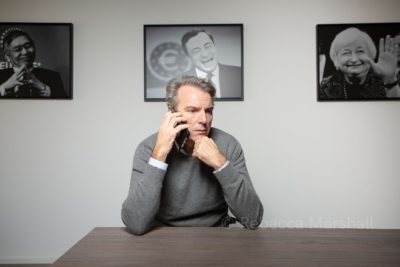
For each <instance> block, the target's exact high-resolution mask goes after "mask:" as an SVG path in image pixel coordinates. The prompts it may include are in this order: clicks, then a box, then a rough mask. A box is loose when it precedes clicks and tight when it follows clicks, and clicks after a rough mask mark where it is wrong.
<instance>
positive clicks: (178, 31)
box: [144, 24, 244, 101]
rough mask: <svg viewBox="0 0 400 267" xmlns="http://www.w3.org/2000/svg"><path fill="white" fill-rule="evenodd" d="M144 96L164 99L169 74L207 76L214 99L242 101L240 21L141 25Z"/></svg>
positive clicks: (147, 99)
mask: <svg viewBox="0 0 400 267" xmlns="http://www.w3.org/2000/svg"><path fill="white" fill-rule="evenodd" d="M144 65H145V71H144V76H145V77H144V99H145V101H165V87H166V84H167V83H168V81H170V80H171V79H173V78H177V77H181V76H185V75H192V76H197V77H201V78H207V79H209V80H211V81H212V83H213V84H214V86H215V89H216V95H215V98H214V99H215V100H217V101H218V100H222V101H243V99H244V96H243V24H201V25H200V24H190V25H188V24H185V25H144Z"/></svg>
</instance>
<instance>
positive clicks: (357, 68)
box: [337, 39, 371, 76]
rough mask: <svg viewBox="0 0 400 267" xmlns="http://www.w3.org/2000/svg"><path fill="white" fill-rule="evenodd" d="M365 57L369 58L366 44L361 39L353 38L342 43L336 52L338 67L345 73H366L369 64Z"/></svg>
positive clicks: (354, 74)
mask: <svg viewBox="0 0 400 267" xmlns="http://www.w3.org/2000/svg"><path fill="white" fill-rule="evenodd" d="M365 58H371V56H370V55H369V53H368V50H367V46H366V44H365V43H364V42H363V41H362V40H359V39H358V40H353V41H352V42H349V43H347V44H343V45H342V46H341V48H340V49H339V50H338V52H337V63H338V68H339V70H341V71H342V72H343V73H344V74H345V75H348V76H359V75H363V74H365V75H366V74H367V72H368V70H369V69H370V65H369V64H368V63H367V62H366V61H365Z"/></svg>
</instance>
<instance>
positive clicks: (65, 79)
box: [0, 22, 73, 99]
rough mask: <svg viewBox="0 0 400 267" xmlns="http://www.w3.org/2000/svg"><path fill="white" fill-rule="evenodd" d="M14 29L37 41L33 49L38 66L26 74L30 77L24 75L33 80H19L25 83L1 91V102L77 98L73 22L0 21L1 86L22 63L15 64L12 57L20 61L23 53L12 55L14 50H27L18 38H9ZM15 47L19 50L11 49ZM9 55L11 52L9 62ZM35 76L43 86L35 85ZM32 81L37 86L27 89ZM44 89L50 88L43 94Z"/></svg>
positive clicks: (34, 61) (34, 62) (34, 64)
mask: <svg viewBox="0 0 400 267" xmlns="http://www.w3.org/2000/svg"><path fill="white" fill-rule="evenodd" d="M11 30H17V31H22V32H23V33H26V34H27V35H28V36H29V37H30V38H31V40H32V41H33V46H30V47H33V48H34V52H33V56H31V58H32V57H33V59H34V60H33V66H34V67H33V68H31V69H30V70H29V72H28V71H27V72H26V73H29V74H24V75H22V76H25V75H26V77H29V78H27V79H29V80H27V81H25V80H24V81H22V80H23V79H25V78H22V76H21V77H19V80H20V81H21V83H24V84H23V85H22V86H20V85H18V86H14V87H12V88H9V89H7V93H6V91H4V92H3V94H2V93H1V91H0V99H73V77H72V76H73V25H72V23H41V22H40V23H36V22H0V38H1V40H0V45H1V55H0V86H2V85H3V84H4V83H5V82H6V81H7V80H8V79H10V77H11V76H10V75H14V73H15V71H17V69H16V68H15V65H16V64H17V63H18V62H17V63H16V64H12V63H11V61H12V60H10V55H13V56H11V57H14V60H16V61H17V60H19V59H18V56H19V54H9V53H10V52H11V51H12V52H14V53H17V52H18V53H19V50H20V49H22V50H21V51H26V49H24V48H23V46H21V45H18V43H14V42H18V40H17V37H16V38H15V39H14V38H11V37H9V36H8V35H11ZM16 36H17V35H16ZM18 38H21V37H18ZM6 39H8V40H11V42H8V41H7V40H6ZM7 43H8V45H7ZM14 44H15V45H16V47H15V49H14V50H11V45H14ZM3 48H4V49H3ZM7 48H8V49H9V50H7ZM6 53H8V54H7V55H8V59H7V57H6ZM29 60H30V59H29ZM27 69H28V67H27ZM32 74H33V75H32ZM32 76H33V77H35V78H37V80H39V81H40V83H33V82H32V81H33V79H34V78H32ZM31 82H32V84H34V85H35V86H31V87H30V88H29V89H27V88H28V87H27V86H25V85H26V84H30V83H31ZM14 84H15V83H14ZM14 84H13V85H14ZM7 86H8V87H10V86H11V84H10V83H8V84H7ZM24 86H25V87H24ZM32 88H33V89H32ZM41 89H43V90H44V89H46V90H47V91H46V93H45V94H42V93H43V91H42V92H41V91H40V90H41Z"/></svg>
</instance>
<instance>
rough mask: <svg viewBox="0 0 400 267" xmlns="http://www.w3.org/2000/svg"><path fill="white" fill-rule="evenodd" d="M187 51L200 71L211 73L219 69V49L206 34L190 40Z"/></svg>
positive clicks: (200, 34) (202, 33)
mask: <svg viewBox="0 0 400 267" xmlns="http://www.w3.org/2000/svg"><path fill="white" fill-rule="evenodd" d="M186 49H187V52H188V54H189V57H190V58H191V59H192V61H193V64H194V65H195V66H196V67H197V68H198V69H200V70H202V71H205V72H211V71H213V70H214V69H215V68H216V67H217V65H218V59H217V49H216V48H215V45H214V43H213V41H212V40H211V39H210V37H209V36H208V35H207V34H206V33H204V32H201V33H199V34H197V35H196V36H194V37H192V38H191V39H189V41H188V42H187V43H186Z"/></svg>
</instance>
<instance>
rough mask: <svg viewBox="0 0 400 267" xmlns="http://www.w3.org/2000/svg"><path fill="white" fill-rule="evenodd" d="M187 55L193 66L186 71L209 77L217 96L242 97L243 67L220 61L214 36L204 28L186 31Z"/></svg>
mask: <svg viewBox="0 0 400 267" xmlns="http://www.w3.org/2000/svg"><path fill="white" fill-rule="evenodd" d="M181 45H182V48H183V50H184V52H185V53H186V55H187V56H188V57H189V58H190V59H191V60H192V63H193V68H192V69H190V70H189V71H187V72H185V73H184V74H186V75H195V76H197V77H200V78H207V79H209V80H210V81H212V83H213V84H214V86H215V89H216V93H215V98H216V99H218V98H242V97H243V96H242V84H243V83H242V68H241V67H239V66H230V65H226V64H222V63H220V62H219V58H218V51H217V47H216V44H215V40H214V37H213V36H212V35H211V34H210V33H209V32H207V31H205V30H203V29H194V30H191V31H188V32H186V33H185V34H184V35H183V36H182V39H181Z"/></svg>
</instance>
